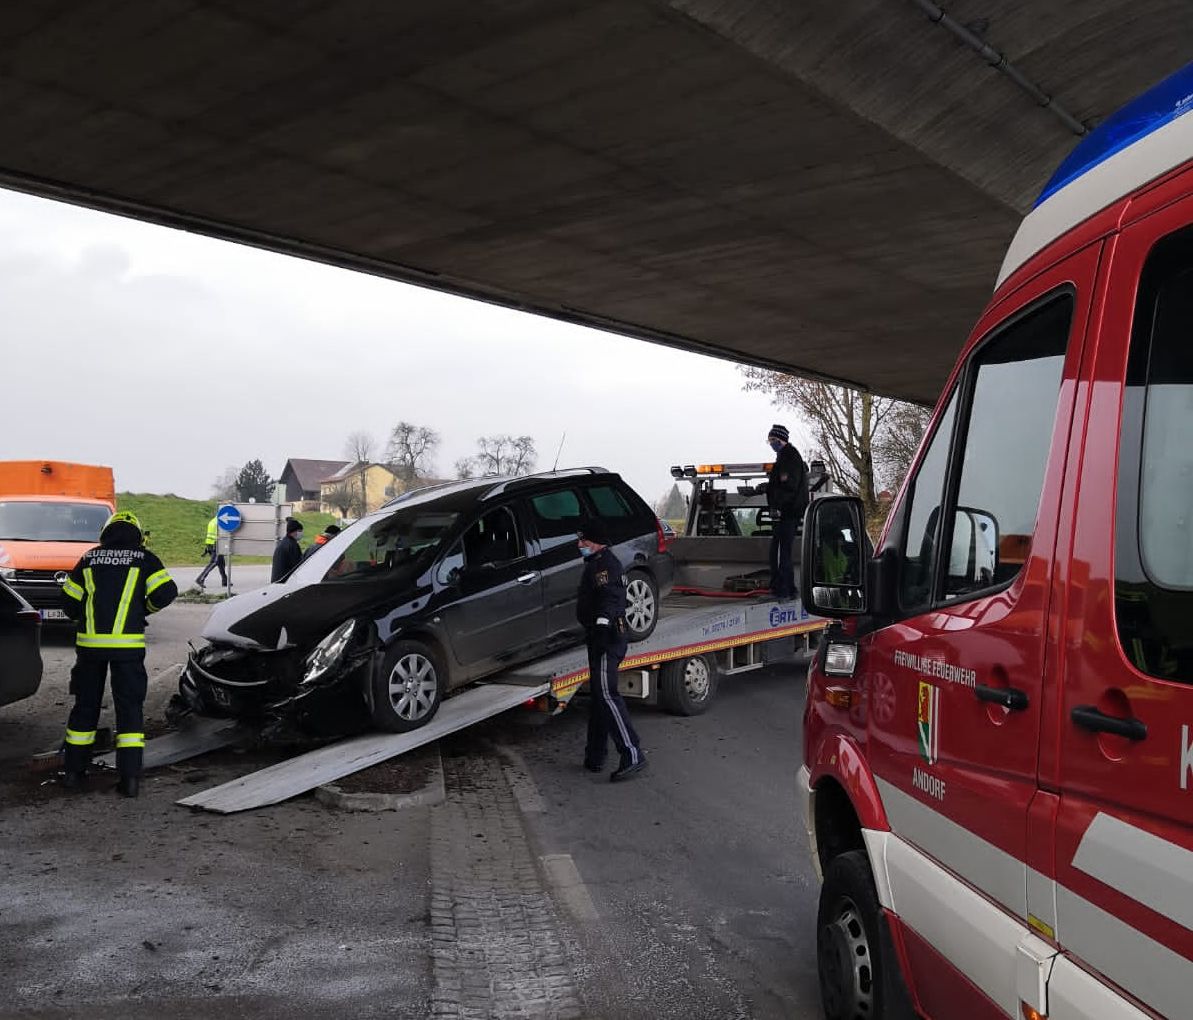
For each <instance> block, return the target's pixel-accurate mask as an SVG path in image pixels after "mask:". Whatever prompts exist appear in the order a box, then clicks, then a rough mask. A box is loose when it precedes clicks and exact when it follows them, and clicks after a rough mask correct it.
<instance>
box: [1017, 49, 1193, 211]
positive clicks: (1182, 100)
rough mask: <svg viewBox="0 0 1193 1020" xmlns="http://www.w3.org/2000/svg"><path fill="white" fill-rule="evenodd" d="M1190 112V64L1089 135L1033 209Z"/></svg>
mask: <svg viewBox="0 0 1193 1020" xmlns="http://www.w3.org/2000/svg"><path fill="white" fill-rule="evenodd" d="M1190 110H1193V64H1187V65H1186V66H1185V67H1182V68H1181V69H1180V70H1179V71H1177V72H1175V73H1174V74H1170V75H1169V76H1168V77H1167V78H1165V79H1164V80H1163V81H1162V82H1160V83H1159V84H1158V85H1154V86H1152V87H1151V88H1150V89H1148V90H1147V91H1146V92H1144V93H1143V94H1142V95H1140V96H1138V97H1136V98H1135V99H1132V100H1131V102H1129V103H1128V104H1127V105H1126V106H1124V107H1123V108H1122V109H1120V110H1118V111H1117V112H1115V113H1112V114H1111V115H1110V116H1109V117H1107V118H1106V119H1105V120H1104V121H1103V122H1102V123H1101V124H1099V125H1098V126H1097V127H1096V128H1095V129H1094V130H1093V131H1091V132H1090V134H1089V135H1088V136H1087V137H1086V138H1085V139H1084V140H1082V141H1081V142H1080V144H1078V146H1077V148H1075V149H1074V150H1073V151H1072V152H1070V153H1069V155H1068V158H1067V159H1065V161H1064V162H1063V163H1061V165H1060V166H1059V167H1058V168H1057V171H1056V173H1054V174H1053V175H1052V177H1051V179H1050V180H1049V181H1048V183H1047V184H1045V185H1044V190H1043V191H1041V192H1040V197H1039V198H1038V199H1036V205H1037V206H1039V205H1040V204H1041V203H1042V202H1044V201H1046V200H1047V199H1049V198H1051V197H1052V196H1053V195H1054V194H1056V192H1058V191H1060V189H1061V188H1063V187H1064V186H1065V185H1067V184H1071V183H1072V182H1073V181H1075V180H1076V179H1077V178H1078V177H1081V176H1082V175H1083V174H1086V173H1089V171H1090V170H1092V169H1093V168H1094V167H1096V166H1098V165H1099V164H1100V163H1104V162H1106V160H1108V159H1109V158H1110V157H1111V156H1113V155H1114V154H1115V153H1116V152H1121V151H1122V150H1123V149H1125V148H1127V146H1129V145H1133V144H1134V143H1135V142H1137V141H1139V140H1140V139H1141V138H1144V137H1146V136H1147V135H1150V134H1152V133H1153V132H1154V131H1158V130H1159V129H1160V128H1162V127H1163V126H1164V125H1165V124H1168V123H1171V122H1172V121H1174V120H1176V119H1177V117H1180V116H1181V115H1182V114H1185V113H1188V112H1189V111H1190Z"/></svg>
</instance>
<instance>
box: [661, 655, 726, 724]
mask: <svg viewBox="0 0 1193 1020" xmlns="http://www.w3.org/2000/svg"><path fill="white" fill-rule="evenodd" d="M716 696H717V661H716V659H714V658H713V657H712V656H711V655H689V656H688V657H687V658H685V659H676V660H675V661H674V662H669V663H667V665H665V666H664V667H663V669H662V675H661V676H660V678H659V701H660V702H661V703H662V706H663V708H664V709H665V710H666V711H668V712H670V713H671V714H672V715H699V714H700V713H701V712H706V711H708V707H709V706H710V705H711V704H712V703H713V699H714V698H715V697H716Z"/></svg>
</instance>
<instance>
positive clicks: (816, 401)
mask: <svg viewBox="0 0 1193 1020" xmlns="http://www.w3.org/2000/svg"><path fill="white" fill-rule="evenodd" d="M742 373H743V374H744V375H745V377H746V384H745V388H746V389H747V390H755V391H759V392H762V393H768V394H770V397H771V399H772V400H773V401H774V403H775V404H776V405H778V406H779V407H789V408H791V409H792V410H794V411H795V412H796V413H797V414H798V415H799V416H800V418H801V419H802V420H803V421H804V422H805V423H806V424H807V425H808V426H809V427H810V428H811V431H812V441H813V443H815V444H816V449H815V451H804V453H805V459H806V460H807V459H811V457H812V456H817V455H818V456H821V457H823V458H824V461H825V466H826V467H827V468H828V472H829V475H830V476H831V477H832V479H833V481H834V482H835V483H836V484H837V485H838V486H840V488H841V489H842V490H843V491H844V492H847V493H850V494H851V495H855V496H858V497H859V498H860V499H861V501H862V506H863V507H864V508H865V514H866V520H867V522H869V523H870V524H871V525H872V526H873V525H874V524H876V523H881V519H882V517H883V516H884V515H885V512H886V507H885V506H883V505H881V504H880V503H879V500H878V491H877V483H878V482H880V481H881V482H883V483H885V484H887V485H888V486H889V487H891V488H896V487H898V486H899V485H900V484H902V481H903V476H904V475H905V474H906V473H907V470H908V468H909V467H910V466H911V460H912V458H913V457H914V456H915V450H916V448H917V447H918V445H919V439H920V437H921V436H922V435H923V430H924V425H925V423H926V422H927V417H928V413H929V412H927V411H926V410H924V409H923V408H919V407H916V406H914V405H910V404H905V403H903V402H902V401H898V400H892V399H891V398H889V397H876V396H874V394H872V393H867V392H864V391H862V390H855V389H850V388H849V387H847V386H834V385H833V384H831V383H825V382H819V381H817V380H814V379H801V378H798V377H796V376H792V375H784V374H783V373H782V372H772V371H769V370H767V369H762V368H743V369H742Z"/></svg>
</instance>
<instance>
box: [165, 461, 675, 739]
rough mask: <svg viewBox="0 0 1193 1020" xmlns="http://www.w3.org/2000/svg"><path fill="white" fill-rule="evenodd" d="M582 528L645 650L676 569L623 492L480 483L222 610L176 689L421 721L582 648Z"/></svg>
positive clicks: (393, 519) (290, 711) (613, 481)
mask: <svg viewBox="0 0 1193 1020" xmlns="http://www.w3.org/2000/svg"><path fill="white" fill-rule="evenodd" d="M588 518H600V519H601V520H602V521H603V522H604V523H605V524H606V526H607V527H608V530H609V533H610V536H611V538H612V540H613V548H614V551H615V552H616V554H617V556H618V557H619V558H620V559H621V561H622V563H623V564H624V565H625V568H626V584H627V609H626V619H627V622H628V624H629V627H630V637H631V640H635V641H637V640H642V639H643V638H645V637H647V636H648V635H649V634H650V633H651V632H652V631H653V630H654V627H655V624H656V622H657V621H658V616H659V607H660V600H661V597H662V596H663V595H664V594H666V593H667V592H668V591H669V590H670V589H671V585H672V581H673V574H674V567H673V564H672V560H671V555H670V553H668V552H667V550H666V544H665V541H664V537H663V533H662V529H661V527H660V525H659V522H658V519H657V518H656V517H655V515H654V513H653V512H652V511H651V510H650V508H649V507H648V506H647V505H646V503H645V502H644V501H643V500H642V498H641V497H640V496H638V494H637V493H635V492H634V491H633V489H631V488H630V487H629V486H628V485H627V484H626V483H625V482H624V481H623V480H622V479H621V478H620V477H619V476H618V475H616V474H613V473H611V472H608V471H605V470H604V469H600V468H585V469H581V470H576V471H561V472H551V473H549V474H541V475H531V476H528V477H524V478H507V479H500V478H488V479H479V480H472V481H466V482H455V483H451V484H448V485H441V486H435V487H431V488H427V489H422V490H418V491H416V492H413V493H410V494H408V495H406V496H403V497H400V498H399V499H397V500H395V501H393V502H392V503H390V504H389V505H388V506H386V507H385V508H383V509H382V510H379V511H377V512H376V513H373V514H370V515H368V516H367V517H364V518H362V519H361V520H360V521H358V522H357V523H356V524H354V525H353V526H352V527H350V528H348V529H346V530H345V531H344V532H342V533H341V534H339V535H337V536H336V537H335V538H333V539H332V540H331V541H330V542H328V543H327V544H326V545H325V546H323V547H322V548H321V549H320V550H318V551H317V552H316V553H314V555H312V556H311V557H310V558H309V559H307V560H305V561H304V562H303V563H301V564H300V565H299V566H298V567H297V568H296V569H295V570H294V572H293V573H292V574H291V575H290V576H289V577H287V578H286V579H285V580H284V581H282V582H279V583H277V584H271V585H269V586H268V587H266V588H263V589H261V590H259V591H255V592H249V593H247V594H245V595H240V596H238V597H236V598H234V599H231V600H230V601H229V602H227V603H224V604H223V605H221V606H219V607H217V608H216V610H215V611H214V612H213V613H212V615H211V618H210V620H209V622H208V624H207V627H206V628H205V629H204V631H203V637H204V638H206V639H207V640H208V641H209V642H210V644H208V645H207V646H206V647H205V648H203V649H201V650H199V651H198V652H197V653H196V654H194V655H192V656H191V658H190V661H189V662H188V664H187V668H186V670H184V672H183V676H182V681H181V690H180V693H181V694H182V696H183V698H184V699H185V700H186V702H187V703H188V705H189V706H190V707H191V708H194V709H197V710H199V711H203V712H208V713H217V714H230V715H237V716H258V717H264V718H276V717H278V716H279V715H282V716H285V717H286V718H289V719H291V720H295V721H297V722H299V724H300V725H302V726H303V728H305V729H309V728H311V727H310V724H312V723H324V722H327V721H328V720H329V719H331V718H333V717H335V716H336V713H337V712H347V713H348V714H349V715H350V714H351V712H352V710H353V709H354V708H356V709H360V710H362V711H364V712H365V713H366V714H367V716H368V717H369V718H371V720H372V723H373V725H375V726H378V727H380V728H382V729H388V730H397V731H401V730H409V729H414V728H416V727H418V726H421V725H423V724H424V723H426V722H427V721H428V720H429V719H430V718H431V717H432V716H433V715H434V714H435V712H436V711H437V709H438V707H439V703H440V701H441V699H442V697H443V696H444V695H445V694H447V693H448V692H450V691H451V690H453V689H454V688H457V687H460V686H462V685H464V684H467V683H470V682H472V681H474V680H477V679H480V678H481V677H485V676H489V675H491V674H493V673H497V672H500V671H501V670H504V669H508V668H510V667H512V666H515V665H517V664H518V663H521V662H527V661H530V660H532V659H535V658H539V657H541V656H543V655H547V654H550V653H551V652H553V651H556V650H558V649H560V648H564V647H567V646H569V645H573V644H575V643H577V642H578V641H579V640H581V638H582V634H581V632H580V629H579V625H578V624H577V622H576V591H577V588H578V586H579V580H580V574H581V571H582V564H583V561H582V560H581V557H580V554H579V550H578V548H577V543H576V532H577V529H578V528H579V527H580V524H581V522H582V521H584V520H585V519H588ZM333 709H334V711H333Z"/></svg>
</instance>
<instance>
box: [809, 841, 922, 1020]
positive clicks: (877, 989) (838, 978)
mask: <svg viewBox="0 0 1193 1020" xmlns="http://www.w3.org/2000/svg"><path fill="white" fill-rule="evenodd" d="M816 963H817V970H818V971H819V972H820V1000H821V1003H822V1005H823V1006H824V1015H825V1018H826V1020H863V1018H865V1020H914V1017H915V1010H914V1009H913V1008H912V1005H911V1000H910V997H909V996H908V994H907V989H906V988H905V987H904V985H903V978H902V975H901V974H900V973H899V963H898V960H897V958H896V956H895V947H894V944H893V943H892V941H891V935H890V931H889V929H888V928H887V925H886V922H885V921H884V920H883V917H882V912H881V909H880V908H879V905H878V894H877V893H876V892H875V891H874V879H873V877H872V876H871V874H870V864H869V861H867V859H866V854H865V851H863V850H850V851H849V852H848V853H843V854H840V855H838V856H837V857H834V858H833V860H832V861H831V862H830V863H829V866H828V868H827V870H826V871H825V873H824V885H823V886H822V887H821V889H820V907H819V910H818V911H817V916H816Z"/></svg>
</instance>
